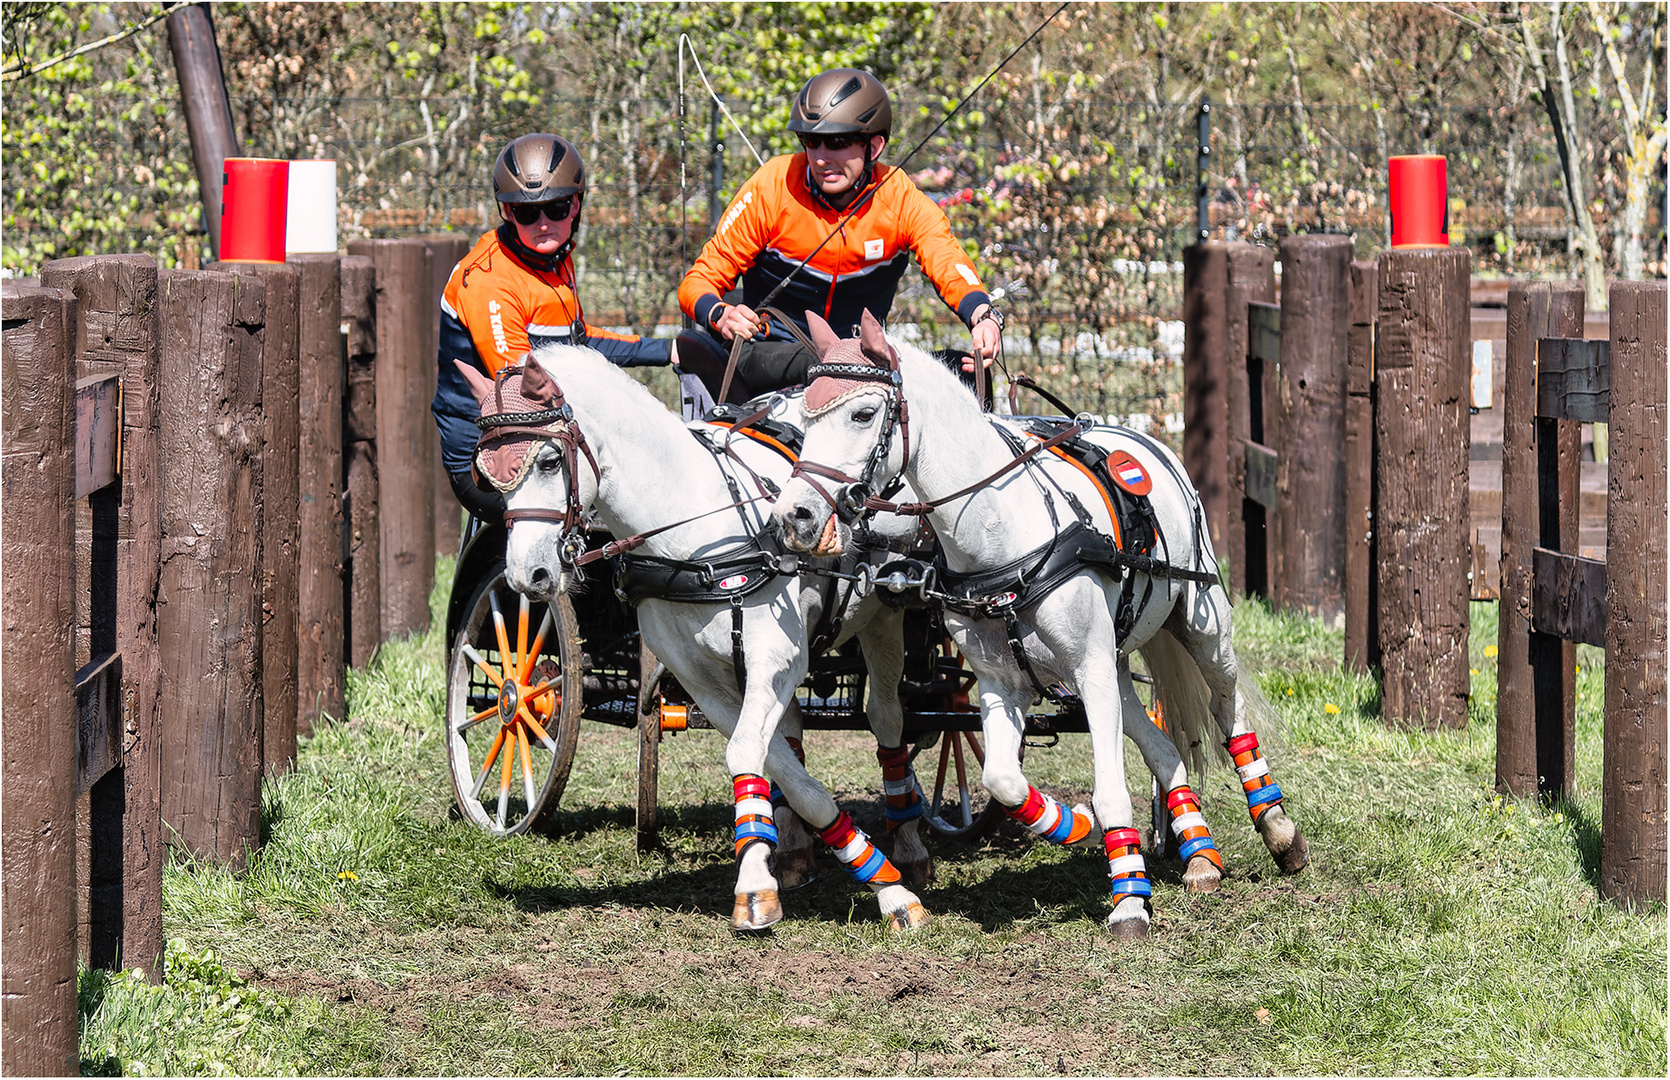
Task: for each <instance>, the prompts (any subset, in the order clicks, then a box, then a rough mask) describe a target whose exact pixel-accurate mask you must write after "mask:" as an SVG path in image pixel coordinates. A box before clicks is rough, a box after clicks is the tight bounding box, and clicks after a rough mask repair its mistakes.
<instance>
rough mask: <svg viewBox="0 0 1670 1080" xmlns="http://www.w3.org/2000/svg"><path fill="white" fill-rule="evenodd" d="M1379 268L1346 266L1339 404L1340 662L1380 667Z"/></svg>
mask: <svg viewBox="0 0 1670 1080" xmlns="http://www.w3.org/2000/svg"><path fill="white" fill-rule="evenodd" d="M1379 284H1380V268H1379V265H1378V264H1376V263H1374V262H1372V261H1364V262H1354V263H1352V264H1351V293H1350V305H1351V312H1350V315H1351V323H1350V329H1349V330H1348V331H1347V335H1348V337H1347V356H1346V359H1347V364H1348V367H1347V371H1346V398H1345V582H1344V589H1345V662H1346V664H1347V666H1349V667H1350V668H1351V669H1352V670H1354V671H1367V670H1368V669H1369V667H1370V666H1378V665H1379V663H1380V637H1379V629H1380V626H1379V618H1378V615H1377V613H1376V611H1375V603H1374V597H1375V584H1376V583H1375V573H1374V563H1375V559H1374V551H1375V549H1374V317H1375V313H1376V308H1377V307H1378V305H1379V302H1380V301H1379V294H1380V289H1379Z"/></svg>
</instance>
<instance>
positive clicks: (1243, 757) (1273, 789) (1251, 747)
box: [1224, 731, 1281, 825]
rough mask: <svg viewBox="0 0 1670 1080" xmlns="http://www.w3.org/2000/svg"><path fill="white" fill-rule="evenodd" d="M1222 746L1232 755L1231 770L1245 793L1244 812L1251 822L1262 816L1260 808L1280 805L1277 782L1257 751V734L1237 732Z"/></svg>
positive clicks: (1262, 809)
mask: <svg viewBox="0 0 1670 1080" xmlns="http://www.w3.org/2000/svg"><path fill="white" fill-rule="evenodd" d="M1224 746H1225V747H1226V748H1227V749H1228V750H1229V756H1230V757H1232V758H1234V759H1235V771H1236V772H1237V773H1239V774H1240V776H1241V788H1242V790H1244V791H1245V792H1246V793H1247V812H1248V813H1249V814H1251V815H1252V819H1253V824H1255V825H1256V824H1258V819H1259V818H1261V817H1263V816H1264V811H1266V810H1268V809H1270V807H1272V806H1279V805H1281V785H1279V784H1277V783H1276V781H1275V779H1274V778H1273V777H1272V776H1271V775H1270V766H1269V765H1268V764H1266V763H1265V761H1264V755H1263V754H1260V753H1259V752H1258V734H1257V733H1256V732H1252V731H1249V732H1247V733H1246V734H1245V735H1237V736H1235V737H1234V738H1233V739H1230V740H1229V742H1227V743H1225V744H1224Z"/></svg>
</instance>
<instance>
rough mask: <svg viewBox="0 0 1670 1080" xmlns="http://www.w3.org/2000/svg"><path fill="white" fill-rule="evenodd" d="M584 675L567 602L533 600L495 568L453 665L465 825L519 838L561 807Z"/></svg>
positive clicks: (452, 711)
mask: <svg viewBox="0 0 1670 1080" xmlns="http://www.w3.org/2000/svg"><path fill="white" fill-rule="evenodd" d="M580 676H581V663H580V637H579V632H578V630H577V628H576V625H575V618H574V609H573V607H572V606H571V605H570V604H569V601H568V598H567V597H558V598H557V599H556V600H555V601H552V602H551V603H548V604H547V603H545V602H543V601H530V600H529V599H528V598H527V597H525V596H522V595H520V594H518V593H517V592H516V591H515V590H514V589H512V588H511V587H510V585H509V583H508V582H506V581H505V577H504V564H503V563H498V564H495V565H494V566H492V567H491V568H490V570H489V573H488V575H487V578H486V580H484V581H483V582H482V584H481V585H480V587H478V588H477V589H476V591H475V594H474V595H473V596H472V597H471V598H470V602H469V605H468V607H467V608H466V611H465V615H464V620H463V623H462V625H461V627H460V629H459V633H458V637H457V641H456V644H455V646H454V648H453V651H452V656H451V657H450V658H449V661H448V665H447V708H446V730H447V763H448V765H449V766H450V769H449V771H450V772H451V775H452V790H453V794H454V796H455V798H456V799H457V803H458V811H459V813H460V814H461V815H462V816H463V817H464V819H465V820H466V821H468V822H470V823H471V824H472V825H475V826H476V827H478V828H480V829H484V830H486V831H487V832H490V833H493V834H494V835H496V836H510V835H514V834H517V833H522V832H526V831H527V830H528V829H531V828H535V827H537V826H538V825H539V824H540V823H541V822H542V821H544V820H545V819H546V818H547V817H548V816H549V815H550V814H551V813H552V811H554V810H555V809H556V808H557V803H558V801H559V800H560V799H561V798H562V792H563V788H564V787H565V786H566V785H567V783H568V770H569V768H570V767H571V766H572V765H573V764H574V749H575V745H576V743H577V742H578V741H579V736H580V711H581V708H582V706H583V702H582V700H581V687H580Z"/></svg>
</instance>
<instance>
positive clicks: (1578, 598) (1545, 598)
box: [1531, 547, 1606, 646]
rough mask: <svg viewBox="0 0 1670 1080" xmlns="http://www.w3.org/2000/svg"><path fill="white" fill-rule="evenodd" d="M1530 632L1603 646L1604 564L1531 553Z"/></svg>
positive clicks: (1547, 552)
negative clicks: (1534, 631) (1531, 630)
mask: <svg viewBox="0 0 1670 1080" xmlns="http://www.w3.org/2000/svg"><path fill="white" fill-rule="evenodd" d="M1531 629H1533V630H1536V631H1537V632H1538V633H1543V634H1548V635H1550V636H1552V637H1557V638H1560V639H1561V640H1563V641H1580V642H1583V643H1584V644H1586V645H1600V646H1604V645H1605V644H1606V564H1605V563H1604V562H1601V561H1600V560H1599V559H1585V558H1584V557H1583V556H1581V555H1568V554H1566V553H1565V552H1563V551H1550V550H1548V549H1547V548H1545V547H1535V548H1532V549H1531Z"/></svg>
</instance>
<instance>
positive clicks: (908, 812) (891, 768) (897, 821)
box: [876, 746, 922, 832]
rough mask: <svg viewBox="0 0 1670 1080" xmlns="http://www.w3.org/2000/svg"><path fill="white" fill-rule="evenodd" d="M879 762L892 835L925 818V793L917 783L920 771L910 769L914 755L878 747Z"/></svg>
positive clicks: (896, 749) (898, 747) (903, 750)
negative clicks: (920, 818) (905, 825)
mask: <svg viewBox="0 0 1670 1080" xmlns="http://www.w3.org/2000/svg"><path fill="white" fill-rule="evenodd" d="M876 761H877V762H879V763H880V764H881V782H882V787H883V789H884V790H885V791H886V793H887V831H888V832H892V831H893V830H894V829H897V828H898V827H899V826H900V825H903V824H904V823H905V822H907V821H915V820H916V819H917V818H919V817H921V816H922V790H921V788H920V787H918V786H917V783H916V770H914V769H912V768H911V767H910V751H909V750H906V749H905V748H904V747H903V746H896V747H894V748H893V749H891V750H888V749H886V748H884V747H880V746H878V747H876Z"/></svg>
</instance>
